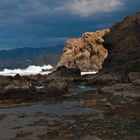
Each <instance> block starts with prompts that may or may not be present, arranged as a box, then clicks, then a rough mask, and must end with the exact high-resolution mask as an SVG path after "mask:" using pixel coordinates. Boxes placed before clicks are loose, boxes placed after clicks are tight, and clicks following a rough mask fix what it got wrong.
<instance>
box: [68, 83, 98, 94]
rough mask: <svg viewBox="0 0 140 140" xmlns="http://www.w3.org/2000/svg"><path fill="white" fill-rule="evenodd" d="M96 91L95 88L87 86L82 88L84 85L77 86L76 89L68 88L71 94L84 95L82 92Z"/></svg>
mask: <svg viewBox="0 0 140 140" xmlns="http://www.w3.org/2000/svg"><path fill="white" fill-rule="evenodd" d="M96 90H97V88H95V87H88V86H84V85H79V86H77V87H73V88H69V92H70V93H72V94H79V93H84V92H88V91H93V92H95V91H96Z"/></svg>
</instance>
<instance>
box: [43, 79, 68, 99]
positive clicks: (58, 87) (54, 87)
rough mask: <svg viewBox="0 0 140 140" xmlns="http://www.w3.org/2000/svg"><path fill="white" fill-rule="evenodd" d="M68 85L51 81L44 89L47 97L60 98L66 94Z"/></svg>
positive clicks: (63, 82)
mask: <svg viewBox="0 0 140 140" xmlns="http://www.w3.org/2000/svg"><path fill="white" fill-rule="evenodd" d="M67 87H68V85H67V83H66V82H65V81H61V80H59V81H56V80H55V81H52V82H50V83H49V85H48V86H47V87H46V88H45V92H46V94H47V95H48V97H60V96H62V95H64V94H66V93H68V88H67Z"/></svg>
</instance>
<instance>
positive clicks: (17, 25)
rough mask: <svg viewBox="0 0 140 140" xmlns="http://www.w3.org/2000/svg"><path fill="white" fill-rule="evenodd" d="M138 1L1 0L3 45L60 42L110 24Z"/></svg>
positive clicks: (0, 36) (136, 8)
mask: <svg viewBox="0 0 140 140" xmlns="http://www.w3.org/2000/svg"><path fill="white" fill-rule="evenodd" d="M139 5H140V1H139V0H133V1H132V0H123V1H122V0H104V1H103V0H69V1H68V0H58V1H56V0H0V49H10V48H14V47H26V46H28V47H47V46H52V45H55V44H60V43H63V42H64V40H65V39H66V38H69V37H78V36H80V35H81V34H82V33H83V32H85V31H95V30H97V29H102V28H109V27H110V26H111V25H112V24H114V23H115V22H118V21H120V20H121V19H122V18H124V17H125V16H129V15H131V14H134V13H135V12H138V11H139V10H140V7H139Z"/></svg>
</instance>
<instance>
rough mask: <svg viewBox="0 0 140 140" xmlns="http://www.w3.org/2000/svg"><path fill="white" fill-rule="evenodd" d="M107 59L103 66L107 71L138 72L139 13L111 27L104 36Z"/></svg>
mask: <svg viewBox="0 0 140 140" xmlns="http://www.w3.org/2000/svg"><path fill="white" fill-rule="evenodd" d="M104 44H105V47H106V48H107V49H108V51H109V57H108V59H106V62H105V64H104V67H105V68H108V70H109V71H113V72H117V71H121V72H125V73H128V72H139V71H140V13H137V14H135V15H133V16H130V17H127V18H125V19H124V20H123V21H122V22H120V23H117V24H115V25H113V26H112V28H111V30H110V33H109V34H108V35H106V36H105V43H104Z"/></svg>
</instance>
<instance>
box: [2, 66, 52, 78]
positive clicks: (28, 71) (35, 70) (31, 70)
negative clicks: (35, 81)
mask: <svg viewBox="0 0 140 140" xmlns="http://www.w3.org/2000/svg"><path fill="white" fill-rule="evenodd" d="M52 68H53V67H52V66H51V65H44V66H35V65H31V66H29V67H27V68H25V69H4V70H3V71H0V75H2V76H15V75H16V74H17V73H18V74H20V75H22V76H23V75H37V74H48V73H50V72H51V70H50V69H52ZM43 69H44V70H47V71H45V72H42V70H43ZM49 70H50V71H49Z"/></svg>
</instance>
